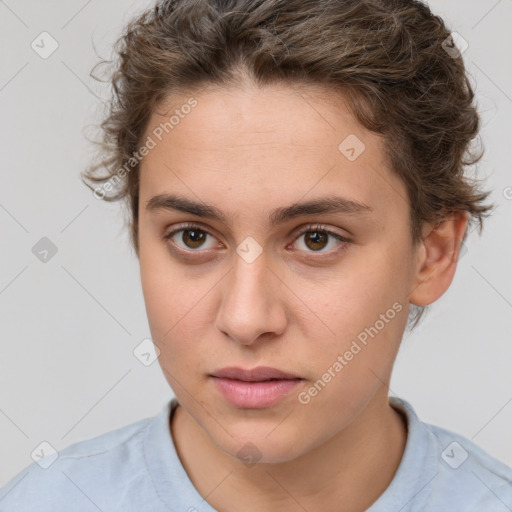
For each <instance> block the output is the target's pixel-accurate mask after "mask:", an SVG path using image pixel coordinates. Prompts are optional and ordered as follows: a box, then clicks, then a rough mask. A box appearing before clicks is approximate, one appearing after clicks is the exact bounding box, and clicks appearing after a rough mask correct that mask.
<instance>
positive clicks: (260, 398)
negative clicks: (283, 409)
mask: <svg viewBox="0 0 512 512" xmlns="http://www.w3.org/2000/svg"><path fill="white" fill-rule="evenodd" d="M210 377H211V378H212V379H213V382H214V384H215V386H216V388H217V390H218V391H220V393H221V395H222V396H223V398H224V399H225V400H227V401H228V402H229V403H230V404H231V405H233V406H235V407H237V408H240V409H264V408H267V407H271V406H272V405H274V404H276V403H277V402H279V401H281V400H282V399H284V398H285V397H286V396H288V395H290V393H291V392H292V391H293V390H294V389H296V387H297V386H298V385H299V384H300V382H302V381H303V380H304V379H303V378H301V377H298V376H296V375H293V374H291V373H289V372H284V371H282V370H278V369H276V368H269V367H258V368H254V369H252V370H244V369H242V368H234V367H230V368H223V369H221V370H218V371H216V372H214V373H213V374H211V375H210Z"/></svg>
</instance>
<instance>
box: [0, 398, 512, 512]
mask: <svg viewBox="0 0 512 512" xmlns="http://www.w3.org/2000/svg"><path fill="white" fill-rule="evenodd" d="M389 400H390V404H391V405H392V406H393V407H394V408H396V409H398V410H400V411H402V412H403V413H404V414H405V417H406V418H407V424H408V435H407V443H406V447H405V452H404V454H403V457H402V460H401V462H400V465H399V467H398V470H397V472H396V474H395V477H394V478H393V480H392V482H391V484H390V485H389V487H388V488H387V489H386V490H385V491H384V493H383V494H382V495H381V496H380V497H379V498H378V500H377V501H376V502H374V503H373V505H372V506H371V507H370V508H369V509H368V512H420V511H421V512H425V511H435V512H445V511H446V512H463V511H464V512H469V511H471V512H511V511H512V468H510V467H508V466H506V465H505V464H503V463H502V462H500V461H498V460H497V459H495V458H493V457H491V456H490V455H489V454H487V453H486V452H484V451H483V450H482V449H481V448H479V447H478V446H477V445H476V444H474V443H473V442H471V441H469V440H468V439H466V438H464V437H462V436H461V435H459V434H456V433H453V432H450V431H448V430H445V429H443V428H440V427H436V426H433V425H429V424H427V423H423V422H422V421H421V420H419V418H418V417H417V415H416V413H415V412H414V410H413V408H412V406H411V405H410V404H409V403H408V402H407V401H405V400H403V399H400V398H396V397H390V398H389ZM177 403H178V402H177V399H176V398H173V399H172V400H170V401H169V402H168V403H167V404H166V405H165V406H164V408H163V409H162V411H161V413H160V414H158V415H157V416H155V417H153V418H146V419H143V420H140V421H138V422H136V423H132V424H130V425H127V426H125V427H122V428H120V429H117V430H113V431H111V432H107V433H105V434H102V435H100V436H97V437H95V438H92V439H88V440H86V441H81V442H78V443H75V444H73V445H71V446H69V447H67V448H66V449H64V450H62V451H61V452H60V453H59V454H58V457H57V459H56V460H54V461H53V463H51V465H50V466H49V467H47V468H46V469H43V468H42V467H41V465H42V466H45V465H47V464H48V462H51V460H50V461H45V459H44V458H43V459H40V460H38V461H37V463H36V462H34V463H33V464H31V465H30V466H28V467H27V468H25V469H24V470H23V471H21V472H20V473H18V475H16V476H15V477H14V478H12V479H11V480H10V481H9V482H8V484H7V485H6V486H5V487H4V488H3V489H1V490H0V512H46V511H48V512H61V511H62V512H98V510H99V511H103V512H116V511H119V512H121V511H122V512H131V511H133V512H169V511H172V512H216V511H215V509H214V508H213V507H212V506H210V505H209V504H208V502H206V501H205V500H204V499H203V498H202V496H201V495H200V494H199V492H198V491H197V490H196V489H195V487H194V486H193V484H192V482H191V481H190V479H189V477H188V475H187V473H186V472H185V469H184V468H183V466H182V464H181V462H180V459H179V457H178V455H177V453H176V449H175V446H174V443H173V440H172V437H171V432H170V430H169V415H170V414H172V412H173V411H174V409H175V407H176V405H177ZM54 457H55V456H54ZM241 512H242V511H241Z"/></svg>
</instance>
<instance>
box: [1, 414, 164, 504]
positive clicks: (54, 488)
mask: <svg viewBox="0 0 512 512" xmlns="http://www.w3.org/2000/svg"><path fill="white" fill-rule="evenodd" d="M155 419H156V417H154V418H145V419H142V420H139V421H137V422H135V423H131V424H129V425H126V426H124V427H121V428H119V429H116V430H112V431H109V432H106V433H104V434H102V435H99V436H96V437H94V438H91V439H87V440H84V441H80V442H77V443H74V444H72V445H70V446H68V447H67V448H65V449H63V450H61V451H60V452H58V453H57V452H54V451H51V450H45V447H44V446H42V447H41V448H39V449H40V450H41V452H40V454H38V452H37V451H36V452H35V453H34V458H35V461H34V462H33V463H32V464H30V465H29V466H27V467H26V468H25V469H24V470H22V471H21V472H20V473H18V474H17V475H16V476H14V477H13V478H12V479H11V480H10V481H9V482H8V483H7V484H6V485H5V487H3V488H2V489H0V512H11V511H20V512H22V511H32V510H34V511H35V510H37V511H38V512H43V511H46V510H48V511H49V510H52V511H56V510H67V511H72V510H81V511H82V510H83V511H87V510H96V511H97V510H98V507H100V509H103V507H101V506H100V505H99V503H102V504H106V503H108V502H109V499H112V497H114V498H116V499H117V500H118V501H119V499H122V494H123V493H124V494H126V489H127V485H129V486H130V490H131V491H133V492H135V493H136V492H137V489H139V491H140V493H142V494H146V495H149V494H151V492H152V488H151V482H147V480H148V478H147V471H146V469H145V460H144V450H143V443H144V437H145V434H146V431H147V429H148V428H149V427H150V425H151V424H152V422H154V421H155ZM148 497H149V496H148ZM118 501H114V502H113V503H114V505H113V507H112V508H107V509H108V510H114V508H115V509H116V510H118V508H117V507H118V506H119V505H118Z"/></svg>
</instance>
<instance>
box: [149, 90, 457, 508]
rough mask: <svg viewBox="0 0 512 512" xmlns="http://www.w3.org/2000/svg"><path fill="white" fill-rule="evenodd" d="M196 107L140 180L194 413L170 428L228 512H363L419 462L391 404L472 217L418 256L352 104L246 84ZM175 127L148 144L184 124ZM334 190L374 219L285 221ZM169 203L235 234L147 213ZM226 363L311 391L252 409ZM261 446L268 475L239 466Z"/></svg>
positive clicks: (164, 340) (199, 482)
mask: <svg viewBox="0 0 512 512" xmlns="http://www.w3.org/2000/svg"><path fill="white" fill-rule="evenodd" d="M190 96H191V95H185V94H184V95H183V96H177V95H174V96H173V97H172V98H170V97H169V98H168V100H167V101H166V103H165V105H163V106H161V108H159V109H157V110H158V112H159V113H160V114H163V113H165V112H166V110H169V111H171V113H172V110H174V109H175V108H179V107H180V105H183V104H184V103H186V101H187V99H188V98H189V97H190ZM193 96H194V98H196V99H197V101H198V104H197V106H195V107H194V108H193V109H192V111H191V112H190V114H188V115H187V116H184V118H183V119H181V120H180V122H179V124H178V125H176V126H175V127H174V128H173V129H172V130H171V131H169V133H168V134H167V135H165V137H163V139H162V141H160V142H158V144H157V145H156V147H154V148H153V149H151V150H150V151H149V153H148V154H147V156H146V157H145V158H144V159H143V161H142V163H141V181H140V205H139V259H140V272H141V283H142V288H143V294H144V299H145V304H146V310H147V314H148V320H149V325H150V328H151V333H152V337H153V341H154V343H155V344H156V345H157V347H158V348H159V349H160V351H161V353H160V357H159V362H160V365H161V367H162V370H163V372H164V375H165V377H166V379H167V381H168V382H169V384H170V385H171V387H172V388H173V390H174V392H175V394H176V396H177V398H178V401H179V404H180V405H179V406H178V408H177V409H176V412H175V414H174V416H173V418H172V421H171V424H170V430H171V432H172V436H173V440H174V444H175V446H176V449H177V452H178V455H179V457H180V459H181V461H182V463H183V466H184V468H185V470H186V472H187V473H188V475H189V477H190V479H191V481H192V483H193V484H194V486H195V487H196V489H197V490H198V491H199V493H200V494H201V495H202V496H203V497H205V499H206V501H207V502H208V503H210V504H211V505H212V506H213V507H214V508H215V509H217V510H219V511H222V512H235V511H240V510H244V511H248V512H251V511H258V512H262V511H263V512H265V511H269V512H270V511H275V510H286V511H295V510H304V509H306V510H325V511H334V510H336V511H338V512H339V511H348V510H351V511H353V510H364V509H366V508H367V507H369V506H370V505H371V504H372V503H373V502H374V501H375V500H377V498H378V497H379V496H380V495H381V494H382V493H383V492H384V491H385V489H386V488H387V487H388V485H389V484H390V482H391V480H392V479H393V476H394V474H395V472H396V470H397V468H398V465H399V463H400V460H401V457H402V455H403V451H404V448H405V443H406V438H407V429H406V425H405V423H404V420H403V418H402V417H401V415H400V414H399V413H398V412H397V411H396V410H395V409H393V408H392V407H391V406H390V405H389V403H388V398H387V397H388V385H389V380H390V377H391V371H392V367H393V362H394V360H395V357H396V354H397V351H398V348H399V345H400V341H401V339H402V335H403V332H404V329H405V326H406V320H407V314H408V312H409V305H410V304H411V303H412V304H417V305H426V304H430V303H432V302H434V301H435V300H437V299H438V298H439V297H440V296H441V295H442V294H443V293H444V292H445V290H446V289H447V288H448V287H449V285H450V283H451V281H452V279H453V275H454V272H455V269H456V265H457V255H458V251H459V247H460V241H461V239H462V238H463V235H464V232H465V228H466V222H467V217H466V216H465V215H464V214H460V215H453V216H452V217H450V218H448V219H447V220H446V221H445V222H443V223H441V224H440V225H439V226H436V227H433V226H430V225H428V224H425V225H424V231H423V236H424V238H423V240H422V241H421V242H419V243H418V244H413V243H412V240H411V234H410V228H409V204H408V201H407V199H406V198H407V193H406V189H405V185H404V184H403V183H402V182H401V180H400V179H399V178H398V177H397V176H395V174H394V173H393V172H392V170H391V168H390V166H389V163H388V162H387V160H386V157H385V153H384V143H385V141H384V139H383V138H381V137H380V136H378V135H377V134H375V133H372V132H369V131H367V130H366V129H365V128H363V127H362V126H361V125H359V124H358V122H357V121H356V120H355V118H354V117H353V115H352V114H351V113H350V111H349V109H348V107H347V104H346V103H345V101H344V99H343V97H341V96H339V95H338V96H337V97H336V98H337V99H336V100H334V99H333V96H332V95H328V91H325V90H324V91H322V90H320V89H317V88H315V89H313V88H312V87H311V86H307V87H306V86H304V87H300V88H299V87H298V86H294V87H292V86H290V85H279V86H278V85H272V86H269V87H266V88H263V89H260V88H257V87H256V86H255V85H253V84H252V83H251V82H249V81H246V82H244V84H243V86H240V87H237V88H231V89H219V88H207V89H202V90H201V91H199V92H198V93H194V95H193ZM164 107H165V108H164ZM159 113H157V112H156V111H155V112H153V114H152V117H151V119H150V122H149V125H148V127H147V130H146V133H145V136H144V140H146V137H147V136H148V135H151V133H152V130H153V129H154V128H155V127H157V126H158V125H159V124H160V123H162V122H165V121H166V120H167V119H168V117H169V116H168V115H167V116H162V115H160V114H159ZM349 134H356V135H357V137H358V138H359V139H360V140H361V141H363V142H364V144H365V146H366V148H365V150H364V152H363V153H362V154H361V155H360V156H359V157H358V158H357V159H356V160H355V161H349V160H348V159H347V158H345V156H344V155H343V154H342V153H341V152H340V150H339V149H338V145H339V144H340V142H341V141H343V140H344V139H345V138H346V137H347V136H348V135H349ZM333 192H336V193H337V195H342V196H343V197H346V198H349V199H352V200H356V201H359V202H362V203H366V204H367V205H369V206H371V208H372V209H373V211H372V212H370V213H364V214H352V215H350V214H344V213H335V214H333V213H329V214H320V215H305V216H301V217H297V218H295V219H292V220H290V221H288V222H286V223H284V224H283V225H279V226H275V227H272V226H271V225H270V224H269V220H268V214H269V212H270V211H271V210H273V209H274V208H277V207H283V206H288V205H290V204H292V203H294V202H297V201H305V200H311V199H314V198H320V197H325V196H330V195H332V194H333ZM163 193H173V194H177V195H180V196H184V197H187V198H189V199H191V200H195V201H203V202H205V203H208V204H212V205H215V206H216V207H217V208H218V209H220V210H221V211H222V212H224V213H225V215H226V216H227V217H228V218H229V219H230V222H228V223H224V222H220V221H216V220H210V219H204V218H201V217H198V216H196V215H192V214H189V213H183V212H179V211H166V210H159V211H148V210H147V209H146V205H147V202H148V201H149V199H150V198H151V197H153V196H155V195H158V194H163ZM184 222H192V223H195V224H196V225H197V226H198V227H197V228H196V229H202V230H203V231H206V232H207V233H208V234H209V236H208V237H206V238H205V239H204V242H203V245H199V246H198V245H193V239H191V238H190V231H189V232H179V233H178V234H177V235H174V237H173V239H172V240H173V241H174V247H175V248H176V250H178V251H179V249H180V248H181V249H182V253H183V254H184V253H188V256H186V257H183V256H181V257H180V256H177V255H176V253H174V252H172V251H171V250H170V246H172V245H173V244H172V242H171V240H165V239H164V236H165V235H166V234H168V233H170V232H171V231H172V230H173V229H179V228H180V224H181V223H184ZM311 223H313V224H317V223H318V224H321V225H322V227H323V228H324V229H328V230H331V231H334V232H335V233H338V234H340V235H341V236H345V237H346V238H347V239H349V240H350V242H349V243H343V242H338V241H337V240H336V239H334V238H332V237H329V239H328V241H326V242H324V244H323V246H322V245H321V244H320V245H318V246H315V245H314V244H313V243H311V242H308V233H306V234H301V235H300V236H299V235H298V231H299V230H302V229H303V228H305V227H306V226H307V225H308V224H311ZM316 232H317V231H315V230H313V233H311V232H310V236H311V235H312V234H314V233H316ZM187 235H188V236H187ZM248 236H251V237H252V238H254V239H255V240H256V241H257V242H258V244H259V245H260V246H261V248H262V253H261V255H260V256H259V257H258V258H257V259H256V260H255V261H254V262H252V263H247V262H246V261H244V259H243V258H242V257H240V256H239V255H238V254H237V252H236V248H237V247H238V246H239V245H240V244H241V243H242V241H243V240H244V239H245V238H246V237H248ZM186 244H188V247H187V245H186ZM315 248H316V250H315ZM194 251H195V252H194ZM394 303H399V304H401V305H402V306H403V307H402V309H401V311H400V312H399V313H397V314H396V316H394V318H393V319H392V320H390V321H389V322H388V323H386V324H385V327H384V328H382V329H381V330H379V332H378V335H376V336H375V337H374V338H373V339H370V340H369V342H368V345H367V346H365V347H364V348H363V349H362V350H361V351H360V352H359V353H358V354H357V356H356V357H354V358H353V359H352V360H351V361H350V362H349V363H348V364H347V365H346V366H345V367H344V368H343V370H342V371H341V372H339V374H337V375H336V377H335V378H333V379H332V380H331V381H330V382H329V383H328V384H327V385H326V386H325V387H324V388H323V389H322V390H321V392H319V393H318V394H317V395H316V396H314V397H312V398H311V400H310V402H309V403H307V404H302V403H300V402H299V400H298V396H297V395H298V393H299V392H301V391H305V390H307V389H308V388H310V387H311V386H312V384H313V383H314V382H316V381H317V380H318V379H319V378H321V376H322V375H323V374H324V373H325V372H326V371H327V370H328V368H329V367H332V365H333V363H334V362H335V361H336V359H337V357H338V355H339V354H343V353H344V352H346V351H347V350H348V349H349V347H350V345H351V343H352V341H353V340H354V339H356V337H357V335H358V334H359V333H361V332H362V331H364V329H365V328H367V327H369V326H373V325H374V324H375V322H376V320H378V319H379V318H380V315H381V314H384V313H385V312H386V311H387V310H388V309H389V308H391V307H392V305H393V304H394ZM226 366H239V367H242V368H254V367H256V366H271V367H275V368H279V369H281V370H284V371H287V372H290V373H293V374H296V375H298V376H300V377H302V378H303V379H304V380H303V381H302V382H301V383H300V385H299V387H298V388H297V389H296V390H295V391H294V392H293V393H291V394H290V395H288V396H287V397H286V398H284V399H283V400H281V401H279V402H278V403H277V404H275V405H273V406H271V407H268V408H264V409H241V408H237V407H234V406H233V405H231V404H230V403H229V402H227V401H226V400H225V399H224V398H223V396H222V395H221V394H220V393H219V391H218V390H217V389H216V387H215V386H214V384H213V382H212V379H211V378H210V377H209V374H210V373H212V372H213V371H214V370H217V369H220V368H223V367H226ZM248 442H250V443H253V445H254V446H255V447H256V448H257V450H258V454H259V456H260V457H261V458H260V459H259V460H258V463H257V464H254V465H251V464H246V463H245V462H244V461H242V460H240V458H238V456H237V452H238V451H239V450H240V449H241V448H242V447H244V446H245V445H246V444H247V443H248ZM191 505H192V504H191Z"/></svg>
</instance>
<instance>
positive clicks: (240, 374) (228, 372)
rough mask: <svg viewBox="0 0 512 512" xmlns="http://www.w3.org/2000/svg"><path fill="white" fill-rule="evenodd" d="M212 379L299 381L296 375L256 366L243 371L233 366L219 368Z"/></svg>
mask: <svg viewBox="0 0 512 512" xmlns="http://www.w3.org/2000/svg"><path fill="white" fill-rule="evenodd" d="M211 376H212V377H218V378H223V379H232V380H240V381H244V382H266V381H272V380H295V379H301V377H299V376H298V375H294V374H292V373H290V372H285V371H283V370H279V369H277V368H271V367H269V366H258V367H257V368H253V369H243V368H238V367H235V366H231V367H227V368H221V369H220V370H217V371H215V372H213V373H212V374H211Z"/></svg>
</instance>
